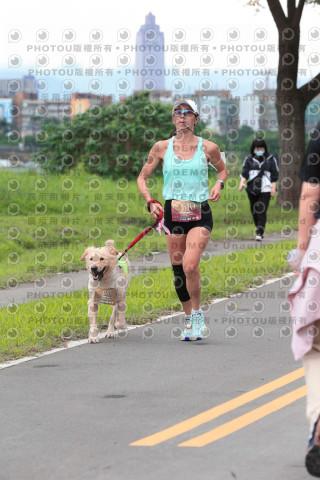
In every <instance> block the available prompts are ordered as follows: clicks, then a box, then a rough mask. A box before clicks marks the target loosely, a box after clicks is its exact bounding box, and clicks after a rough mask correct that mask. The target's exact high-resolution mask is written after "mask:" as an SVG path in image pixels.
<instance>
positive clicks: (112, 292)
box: [96, 288, 117, 305]
mask: <svg viewBox="0 0 320 480" xmlns="http://www.w3.org/2000/svg"><path fill="white" fill-rule="evenodd" d="M96 293H97V295H98V301H99V303H104V304H106V305H115V303H116V300H117V291H116V289H115V288H109V289H108V290H102V289H98V288H97V291H96Z"/></svg>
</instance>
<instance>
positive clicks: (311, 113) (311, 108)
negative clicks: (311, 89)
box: [305, 95, 320, 132]
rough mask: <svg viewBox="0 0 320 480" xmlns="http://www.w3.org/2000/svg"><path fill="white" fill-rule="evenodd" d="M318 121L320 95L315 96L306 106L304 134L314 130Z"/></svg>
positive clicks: (319, 116)
mask: <svg viewBox="0 0 320 480" xmlns="http://www.w3.org/2000/svg"><path fill="white" fill-rule="evenodd" d="M319 120H320V95H317V96H316V97H315V98H313V99H312V100H311V102H310V103H309V104H308V105H307V108H306V114H305V122H306V132H309V130H311V129H312V128H314V127H315V126H316V125H317V123H318V121H319Z"/></svg>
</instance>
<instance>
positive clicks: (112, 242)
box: [105, 240, 114, 248]
mask: <svg viewBox="0 0 320 480" xmlns="http://www.w3.org/2000/svg"><path fill="white" fill-rule="evenodd" d="M113 245H114V240H107V241H106V243H105V246H106V247H107V248H110V247H113Z"/></svg>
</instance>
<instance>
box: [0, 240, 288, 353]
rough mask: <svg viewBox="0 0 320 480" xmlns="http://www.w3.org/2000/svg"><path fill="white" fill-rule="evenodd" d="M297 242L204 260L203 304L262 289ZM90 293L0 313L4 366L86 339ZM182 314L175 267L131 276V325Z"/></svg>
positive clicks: (104, 310) (102, 318)
mask: <svg viewBox="0 0 320 480" xmlns="http://www.w3.org/2000/svg"><path fill="white" fill-rule="evenodd" d="M294 243H295V242H293V241H290V242H289V241H287V242H282V243H281V244H280V243H279V244H269V245H266V246H265V247H263V246H259V247H258V248H252V249H248V250H244V251H239V252H235V251H231V252H229V253H228V254H227V255H221V256H217V257H214V258H211V259H206V260H204V259H203V260H202V261H201V263H200V271H201V277H202V304H204V303H205V302H207V301H210V300H212V299H214V298H218V297H225V296H229V295H231V294H234V293H237V292H241V291H244V290H246V289H248V288H249V287H256V286H259V285H261V284H262V283H263V282H264V281H265V280H266V279H267V278H273V277H278V276H281V275H283V274H284V273H285V272H288V271H289V268H288V265H287V263H286V261H285V256H286V253H287V251H288V250H290V249H291V248H293V247H294ZM87 300H88V291H87V289H84V290H81V291H75V292H71V293H70V294H68V295H64V296H62V297H59V298H46V299H43V300H41V301H33V302H30V303H26V304H20V305H18V304H11V305H8V306H7V307H5V308H2V309H0V361H2V362H3V361H6V360H9V359H14V358H20V357H23V356H29V355H34V354H36V353H39V352H42V351H44V350H49V349H51V348H54V347H61V346H63V345H64V344H65V342H67V341H70V340H76V339H80V338H87V335H88V331H89V323H88V317H87ZM174 311H181V304H180V302H179V300H178V298H177V296H176V293H175V290H174V286H173V275H172V270H171V268H163V269H159V270H157V271H156V272H154V271H150V272H148V273H146V274H144V275H139V276H137V277H133V278H132V280H131V284H130V286H129V290H128V292H127V312H126V318H127V322H128V323H131V324H143V323H146V322H148V321H152V320H154V319H155V318H157V317H158V316H160V315H163V314H169V313H172V312H174ZM110 314H111V307H110V306H107V305H100V307H99V313H98V324H99V326H100V329H105V328H106V323H107V321H108V319H109V317H110Z"/></svg>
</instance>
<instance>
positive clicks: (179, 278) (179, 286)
mask: <svg viewBox="0 0 320 480" xmlns="http://www.w3.org/2000/svg"><path fill="white" fill-rule="evenodd" d="M172 270H173V274H174V287H175V289H176V292H177V295H178V298H179V300H180V302H187V301H188V300H190V295H189V293H188V290H187V281H186V275H185V273H184V271H183V266H182V264H180V265H172Z"/></svg>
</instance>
